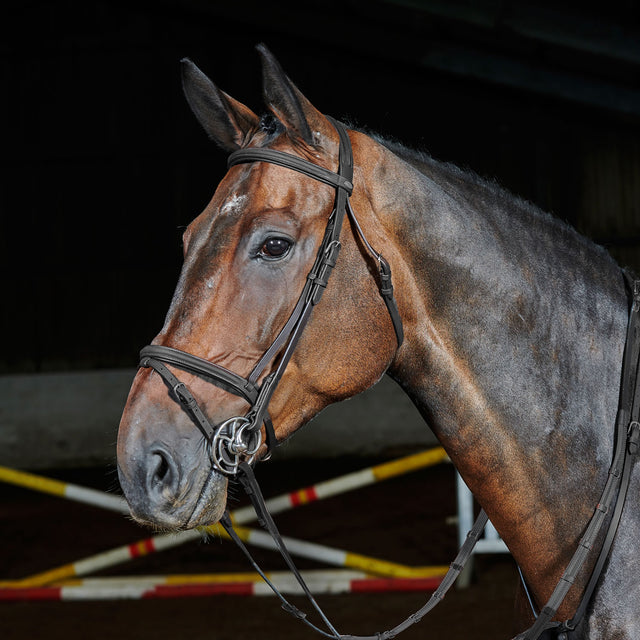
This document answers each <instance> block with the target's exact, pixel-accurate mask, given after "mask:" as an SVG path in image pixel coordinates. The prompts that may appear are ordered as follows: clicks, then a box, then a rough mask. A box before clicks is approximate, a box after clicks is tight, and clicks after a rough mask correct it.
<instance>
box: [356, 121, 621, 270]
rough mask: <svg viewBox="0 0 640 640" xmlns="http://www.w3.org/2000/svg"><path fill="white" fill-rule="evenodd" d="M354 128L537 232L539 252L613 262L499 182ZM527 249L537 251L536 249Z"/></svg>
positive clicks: (427, 173)
mask: <svg viewBox="0 0 640 640" xmlns="http://www.w3.org/2000/svg"><path fill="white" fill-rule="evenodd" d="M355 129H356V130H357V131H360V132H361V133H365V134H366V135H368V136H369V137H371V138H372V139H373V140H375V141H376V142H377V143H379V144H381V145H382V146H384V147H385V148H387V149H388V150H389V151H391V152H392V153H393V154H394V155H396V156H398V157H399V158H400V159H402V160H403V161H405V162H407V163H408V164H410V165H411V166H413V167H414V168H415V169H416V170H417V171H419V172H420V173H422V174H423V175H425V176H427V177H428V178H430V179H431V180H433V181H434V182H436V183H437V184H440V185H445V186H447V185H450V186H451V187H453V188H454V189H455V191H456V192H457V193H459V194H461V195H462V196H463V197H465V198H466V199H468V200H470V201H478V200H481V201H482V203H483V208H484V209H486V210H487V211H491V213H492V215H494V216H498V218H499V219H498V220H497V222H500V220H502V221H503V222H504V221H506V216H509V217H510V218H512V219H513V218H517V219H518V220H519V221H520V222H521V223H522V224H524V225H526V226H527V227H529V228H530V229H532V231H534V233H532V234H531V236H530V237H533V238H538V241H539V243H540V245H539V247H537V248H538V249H539V250H540V251H542V252H548V251H549V250H552V248H553V247H558V248H559V251H561V252H562V253H565V254H566V252H567V251H569V252H570V253H571V254H573V255H575V256H582V257H583V258H585V259H586V261H592V260H594V259H595V260H597V261H598V262H600V261H605V262H608V263H614V260H613V258H612V257H611V256H610V254H609V252H608V251H607V250H606V249H605V248H604V247H602V246H600V245H598V244H596V243H595V242H594V241H592V240H591V239H589V238H587V237H586V236H584V235H582V234H580V233H579V232H578V231H577V230H576V229H575V228H574V227H573V226H572V225H570V224H569V223H567V222H565V221H564V220H561V219H560V218H558V217H556V216H555V215H552V214H551V213H548V212H546V211H544V210H543V209H541V208H540V207H538V206H537V205H535V204H533V203H531V202H529V201H528V200H526V199H524V198H522V197H520V196H517V195H515V194H513V193H512V192H510V191H509V190H508V189H506V188H504V187H503V186H502V185H500V184H499V183H498V181H497V180H495V179H487V178H483V177H481V176H480V175H478V174H477V173H475V172H474V171H472V170H470V169H462V168H460V167H459V166H458V165H456V164H454V163H452V162H446V161H441V160H437V159H435V158H434V157H433V156H431V154H429V153H428V152H427V151H424V150H416V149H413V148H410V147H408V146H406V145H404V144H402V143H401V142H399V141H398V140H396V139H393V138H388V137H384V136H381V135H380V134H378V133H375V132H371V131H367V130H363V129H360V128H357V127H356V128H355ZM528 248H529V250H533V251H534V252H535V250H536V247H531V246H529V247H528ZM600 263H601V262H600ZM616 266H617V265H616Z"/></svg>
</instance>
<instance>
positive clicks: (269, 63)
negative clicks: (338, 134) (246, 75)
mask: <svg viewBox="0 0 640 640" xmlns="http://www.w3.org/2000/svg"><path fill="white" fill-rule="evenodd" d="M256 48H257V49H258V52H259V53H260V58H261V59H262V82H263V84H262V91H263V94H264V100H265V103H266V105H267V107H268V108H269V110H270V111H271V112H272V113H273V115H275V116H276V118H278V120H280V122H282V124H283V125H285V127H286V128H287V129H288V130H289V131H292V132H293V133H294V134H296V135H297V136H299V137H300V138H302V139H303V140H304V141H305V142H306V143H307V144H310V145H313V144H314V138H313V133H312V131H317V130H319V129H323V128H325V127H326V126H327V122H328V121H327V119H326V118H325V117H324V116H323V115H322V114H321V113H320V112H319V111H318V110H317V109H316V108H315V107H314V106H313V105H312V104H311V103H310V102H309V100H307V98H305V97H304V95H303V94H302V92H301V91H300V90H299V89H298V88H297V87H296V86H295V85H294V84H293V82H291V80H290V79H289V78H288V77H287V75H286V74H285V72H284V71H283V70H282V67H281V66H280V63H279V62H278V61H277V60H276V59H275V57H274V56H273V54H272V53H271V51H269V49H267V47H266V46H265V45H264V44H259V45H258V46H257V47H256Z"/></svg>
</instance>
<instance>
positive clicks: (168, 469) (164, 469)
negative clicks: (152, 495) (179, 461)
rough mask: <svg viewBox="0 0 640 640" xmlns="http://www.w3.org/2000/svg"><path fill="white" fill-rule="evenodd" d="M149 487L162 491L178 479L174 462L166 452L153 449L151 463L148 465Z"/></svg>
mask: <svg viewBox="0 0 640 640" xmlns="http://www.w3.org/2000/svg"><path fill="white" fill-rule="evenodd" d="M148 478H149V489H150V490H152V491H153V490H155V491H162V490H163V489H169V488H171V487H172V486H173V485H174V484H176V482H177V480H178V473H177V469H176V463H175V462H174V460H173V458H172V457H171V456H170V455H169V454H168V453H167V452H166V451H160V450H157V449H156V450H155V451H153V452H152V454H151V464H150V465H149V475H148Z"/></svg>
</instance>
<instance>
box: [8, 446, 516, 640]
mask: <svg viewBox="0 0 640 640" xmlns="http://www.w3.org/2000/svg"><path fill="white" fill-rule="evenodd" d="M379 461H380V460H363V459H361V458H353V459H332V460H318V461H308V460H307V461H296V462H271V463H263V464H261V465H260V466H259V467H258V471H257V474H258V478H259V480H260V482H261V485H262V486H263V491H264V494H265V496H266V497H269V496H273V495H276V494H278V493H280V492H283V491H292V490H295V489H298V488H300V487H304V486H308V485H310V484H314V483H316V482H319V481H321V480H324V479H327V478H330V477H334V476H337V475H340V474H342V473H347V472H350V471H355V470H357V469H360V468H362V467H365V466H368V465H370V464H374V463H376V462H379ZM47 473H48V475H50V476H53V477H57V478H60V479H63V480H65V481H69V482H74V483H77V484H82V485H85V486H92V487H95V488H99V489H105V490H110V491H117V490H118V488H117V481H116V479H115V474H114V473H113V471H112V470H111V471H107V470H104V469H91V470H67V471H59V472H56V471H51V472H47ZM235 496H236V497H235V498H234V503H235V505H240V504H243V503H244V501H243V500H242V496H241V493H240V490H238V491H236V492H235ZM455 510H456V506H455V482H454V472H453V468H452V467H451V465H446V464H444V465H439V466H437V467H432V468H429V469H424V470H421V471H417V472H413V473H411V474H408V475H406V476H403V477H400V478H396V479H392V480H388V481H385V482H383V483H378V484H375V485H371V486H369V487H367V488H363V489H358V490H356V491H352V492H350V493H345V494H342V495H340V496H337V497H334V498H331V499H328V500H326V501H320V502H317V503H311V504H308V505H305V506H304V507H301V508H300V509H297V510H294V511H290V512H287V513H283V514H280V515H278V516H276V522H277V523H278V526H279V527H280V530H281V532H282V533H283V535H290V536H294V537H297V538H302V539H305V540H309V541H313V542H317V543H320V544H325V545H329V546H333V547H338V548H341V549H347V550H349V551H352V552H355V553H360V554H364V555H369V556H373V557H377V558H383V559H386V560H390V561H394V562H399V563H403V564H408V565H427V564H448V563H449V562H450V561H451V560H452V559H453V557H454V556H455V553H456V550H457V549H456V530H455V526H454V525H452V524H451V523H450V522H449V523H448V522H447V519H449V518H451V516H453V515H455ZM148 535H149V532H148V531H146V530H144V529H141V528H140V527H138V526H137V525H136V524H135V523H133V522H131V521H129V520H128V519H127V518H125V517H123V516H121V515H119V514H114V513H109V512H106V511H103V510H100V509H97V508H94V507H89V506H87V505H83V504H79V503H74V502H70V501H67V500H63V499H60V498H54V497H50V496H45V495H42V494H37V493H34V492H32V491H29V490H26V489H20V488H17V487H13V486H10V485H4V484H0V580H2V579H14V578H21V577H25V576H27V575H31V574H34V573H38V572H41V571H44V570H47V569H50V568H52V567H56V566H59V565H62V564H66V563H69V562H74V561H76V560H78V559H81V558H84V557H87V556H90V555H94V554H96V553H99V552H101V551H104V550H106V549H110V548H112V547H115V546H118V545H123V544H130V543H132V542H134V541H136V540H139V539H141V538H144V537H147V536H148ZM256 559H257V560H258V562H259V563H260V564H261V565H263V568H264V569H267V570H278V569H283V567H282V564H281V560H280V559H279V557H277V556H276V554H275V553H272V552H269V551H256ZM298 564H299V567H300V568H302V569H311V568H326V566H325V567H323V566H322V565H320V564H315V563H314V562H312V561H309V560H306V561H305V560H300V561H299V562H298ZM247 570H249V568H248V566H247V564H246V561H245V560H244V558H243V557H242V556H241V555H240V552H239V551H238V550H237V549H236V548H235V547H234V546H233V545H232V543H230V542H225V541H220V540H212V541H209V542H201V543H187V544H185V545H182V546H181V547H177V548H175V549H172V550H168V551H164V552H161V553H158V554H153V555H150V556H146V557H144V558H138V559H136V560H133V561H130V562H128V563H126V564H124V565H120V566H117V567H114V568H113V569H110V570H108V571H104V572H102V575H143V574H163V575H166V574H169V573H198V572H202V573H213V572H218V571H247ZM516 582H517V577H516V571H515V568H514V565H513V563H512V561H511V560H510V558H508V557H507V556H504V555H502V556H484V557H483V556H479V557H477V558H476V559H475V560H474V575H473V580H472V583H471V586H470V587H468V588H466V589H463V590H461V589H457V588H454V589H452V590H451V592H450V593H449V595H448V596H447V597H446V599H445V600H444V601H443V603H442V604H440V605H439V606H438V607H437V608H436V609H435V610H434V611H433V612H432V613H430V614H429V615H428V616H427V617H426V618H425V619H423V620H422V621H421V622H420V623H419V624H418V625H416V626H415V627H413V628H412V629H410V630H409V631H407V632H405V633H404V634H402V635H401V636H400V637H401V638H403V639H406V640H410V639H412V638H436V639H437V638H447V639H448V640H457V639H458V638H471V637H481V638H483V639H484V640H493V639H495V640H505V639H508V638H510V637H511V634H510V631H511V609H512V605H513V593H514V590H515V586H516ZM427 598H428V594H425V593H414V592H412V593H378V594H357V595H356V594H346V595H321V596H319V597H318V600H319V602H320V604H321V605H322V606H323V607H324V608H325V611H326V613H327V615H328V616H329V618H330V619H331V620H332V622H333V624H334V625H335V627H336V628H337V629H338V630H339V631H340V632H341V633H350V634H372V633H375V632H377V631H382V630H385V629H388V628H390V627H393V626H394V625H396V624H397V623H398V622H400V621H401V620H403V619H404V618H405V617H406V616H407V615H408V614H410V613H413V612H414V611H415V610H417V609H418V608H419V607H420V606H422V604H424V602H425V601H426V600H427ZM292 601H293V602H294V604H296V605H297V606H299V607H300V608H301V609H303V610H304V611H307V612H309V611H310V609H309V607H308V605H307V603H306V602H305V601H304V600H303V599H302V598H292ZM0 637H1V638H3V640H18V639H19V640H40V639H43V640H44V639H45V638H46V639H47V640H58V639H60V640H62V639H63V638H64V639H65V640H69V639H76V638H77V639H84V638H91V639H92V640H102V639H105V640H106V639H116V638H117V639H118V640H129V639H134V638H135V640H147V639H149V640H164V639H167V640H168V639H171V640H174V639H177V638H185V639H187V638H188V639H189V640H200V639H202V640H232V639H233V640H244V639H245V638H251V639H252V640H254V639H255V640H259V639H260V638H270V639H271V638H286V639H291V640H298V639H299V640H310V639H312V638H314V637H320V636H317V635H316V634H314V633H313V632H312V631H311V630H309V629H308V628H306V627H305V626H304V625H302V624H301V623H300V622H298V621H297V620H295V619H293V618H292V617H290V616H289V615H288V614H286V613H285V612H283V611H282V610H281V608H280V606H279V604H278V602H277V600H276V599H275V598H273V597H251V596H212V597H196V598H177V599H171V600H168V599H162V600H160V599H157V600H114V601H89V602H0Z"/></svg>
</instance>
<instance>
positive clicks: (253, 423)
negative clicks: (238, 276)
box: [139, 118, 403, 475]
mask: <svg viewBox="0 0 640 640" xmlns="http://www.w3.org/2000/svg"><path fill="white" fill-rule="evenodd" d="M329 119H330V121H331V123H332V124H333V126H334V127H335V128H336V130H337V131H338V134H339V137H340V146H339V156H338V157H339V165H338V172H337V173H334V172H333V171H329V170H327V169H325V168H323V167H320V166H318V165H316V164H313V163H311V162H308V161H307V160H304V159H302V158H299V157H297V156H294V155H291V154H289V153H284V152H282V151H276V150H274V149H259V148H249V149H240V150H238V151H235V152H234V153H232V154H231V155H230V156H229V160H228V163H227V164H228V166H229V167H232V166H234V165H237V164H244V163H249V162H269V163H272V164H277V165H280V166H282V167H286V168H287V169H292V170H293V171H298V172H299V173H302V174H304V175H306V176H308V177H310V178H314V179H315V180H318V181H319V182H323V183H324V184H327V185H329V186H332V187H333V188H334V189H335V190H336V197H335V204H334V208H333V212H332V213H331V215H330V216H329V219H328V221H327V226H326V229H325V232H324V237H323V239H322V242H321V243H320V247H319V249H318V252H317V254H316V258H315V261H314V263H313V267H312V268H311V271H310V272H309V274H308V275H307V279H306V282H305V284H304V287H303V289H302V292H301V294H300V297H299V298H298V302H297V303H296V306H295V308H294V309H293V311H292V313H291V315H290V316H289V319H288V320H287V322H286V324H285V325H284V327H283V328H282V329H281V331H280V333H279V334H278V335H277V336H276V338H275V340H274V341H273V343H272V344H271V346H270V347H269V348H268V349H267V351H266V352H265V353H264V355H263V356H262V357H261V358H260V360H259V361H258V363H257V364H256V365H255V367H254V368H253V370H252V371H251V373H250V374H249V376H248V377H247V378H243V377H242V376H240V375H238V374H236V373H234V372H233V371H230V370H229V369H226V368H225V367H222V366H220V365H217V364H214V363H212V362H209V361H208V360H204V359H203V358H199V357H198V356H194V355H192V354H190V353H187V352H185V351H181V350H179V349H174V348H172V347H166V346H163V345H150V346H147V347H144V349H142V351H141V352H140V365H139V366H140V367H150V368H152V369H154V370H155V371H156V372H157V373H158V374H159V375H160V376H161V377H162V379H163V380H164V381H165V383H166V384H167V386H168V387H169V389H170V390H171V392H172V393H173V396H174V398H175V399H176V400H177V401H178V402H179V403H180V405H181V406H182V407H183V408H184V409H185V411H186V412H187V413H188V414H189V415H190V417H191V418H192V420H193V421H194V422H195V424H196V426H197V427H198V428H199V429H200V431H201V432H202V433H203V435H204V437H205V439H206V442H207V446H208V449H209V456H210V459H211V462H212V464H213V465H214V466H215V468H216V469H217V470H218V471H220V472H221V473H223V474H225V475H235V474H236V473H237V472H238V468H239V465H240V464H241V463H242V462H246V463H248V464H251V463H252V462H253V461H254V460H255V457H256V455H257V454H258V451H259V450H260V447H261V446H262V444H263V438H262V426H263V425H264V427H265V434H266V445H267V450H268V451H271V450H272V449H273V448H274V447H275V446H277V444H278V442H277V438H276V435H275V431H274V429H273V423H272V422H271V418H270V417H269V412H268V406H269V401H270V400H271V397H272V395H273V393H274V391H275V389H276V387H277V385H278V383H279V382H280V379H281V378H282V375H283V374H284V371H285V369H286V367H287V364H288V363H289V360H290V359H291V356H292V355H293V351H294V349H295V347H296V345H297V343H298V340H299V339H300V336H301V335H302V332H303V330H304V328H305V326H306V324H307V322H308V320H309V317H310V315H311V312H312V310H313V308H314V306H315V305H317V304H318V302H320V299H321V297H322V294H323V293H324V290H325V288H326V286H327V283H328V281H329V276H330V275H331V272H332V271H333V268H334V267H335V265H336V261H337V259H338V254H339V252H340V247H341V244H340V231H341V230H342V223H343V221H344V217H345V214H346V215H348V216H349V220H350V221H351V224H352V225H353V227H354V229H355V231H356V232H357V233H358V235H359V237H360V238H361V240H362V241H363V244H364V246H365V247H366V248H367V250H368V251H369V252H370V254H371V255H372V256H373V257H374V258H375V260H376V261H377V263H378V269H379V282H378V288H379V290H380V295H381V296H382V299H383V300H384V302H385V304H386V306H387V310H388V312H389V315H390V317H391V321H392V323H393V328H394V330H395V334H396V339H397V342H398V346H400V344H402V340H403V331H402V320H401V319H400V314H399V313H398V307H397V305H396V302H395V299H394V297H393V286H392V284H391V268H390V267H389V264H388V262H387V261H386V260H385V259H384V258H383V257H382V255H380V254H379V253H378V252H377V251H375V250H374V249H373V247H372V246H371V245H370V244H369V242H368V241H367V239H366V238H365V236H364V233H363V231H362V229H361V227H360V225H359V224H358V221H357V220H356V217H355V215H354V213H353V210H352V209H351V205H350V204H349V196H350V195H351V193H352V191H353V153H352V150H351V141H350V140H349V136H348V134H347V130H346V128H345V126H344V125H343V124H342V123H340V122H337V121H336V120H333V119H332V118H329ZM278 354H281V357H280V361H279V363H278V365H277V367H276V368H275V370H274V371H273V372H272V373H270V374H269V375H267V376H266V377H265V378H264V380H263V381H262V383H260V384H259V382H258V381H259V379H260V376H261V374H262V373H263V372H264V370H265V369H266V367H267V365H268V364H269V363H270V362H272V361H273V360H274V359H275V358H276V356H278ZM166 365H171V366H172V367H176V368H178V369H181V370H183V371H187V372H189V373H192V374H194V375H197V376H199V377H201V378H204V379H205V380H207V381H208V382H210V383H212V384H214V385H216V386H217V387H220V388H221V389H224V390H225V391H228V392H230V393H233V394H235V395H237V396H239V397H241V398H243V399H244V400H246V401H247V402H248V403H249V405H250V409H249V411H248V412H247V413H246V414H245V415H244V416H234V417H232V418H229V419H228V420H225V421H224V422H222V423H221V424H219V425H217V426H215V427H214V426H213V425H212V424H211V422H210V421H209V419H208V418H207V416H206V415H205V413H204V412H203V411H202V409H201V408H200V407H199V405H198V403H197V402H196V400H195V398H194V397H193V394H192V393H191V392H190V391H189V389H188V388H187V386H186V385H185V384H184V382H181V381H180V380H179V379H178V378H177V377H176V376H175V375H174V374H173V373H172V372H171V371H170V370H169V368H168V367H167V366H166Z"/></svg>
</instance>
